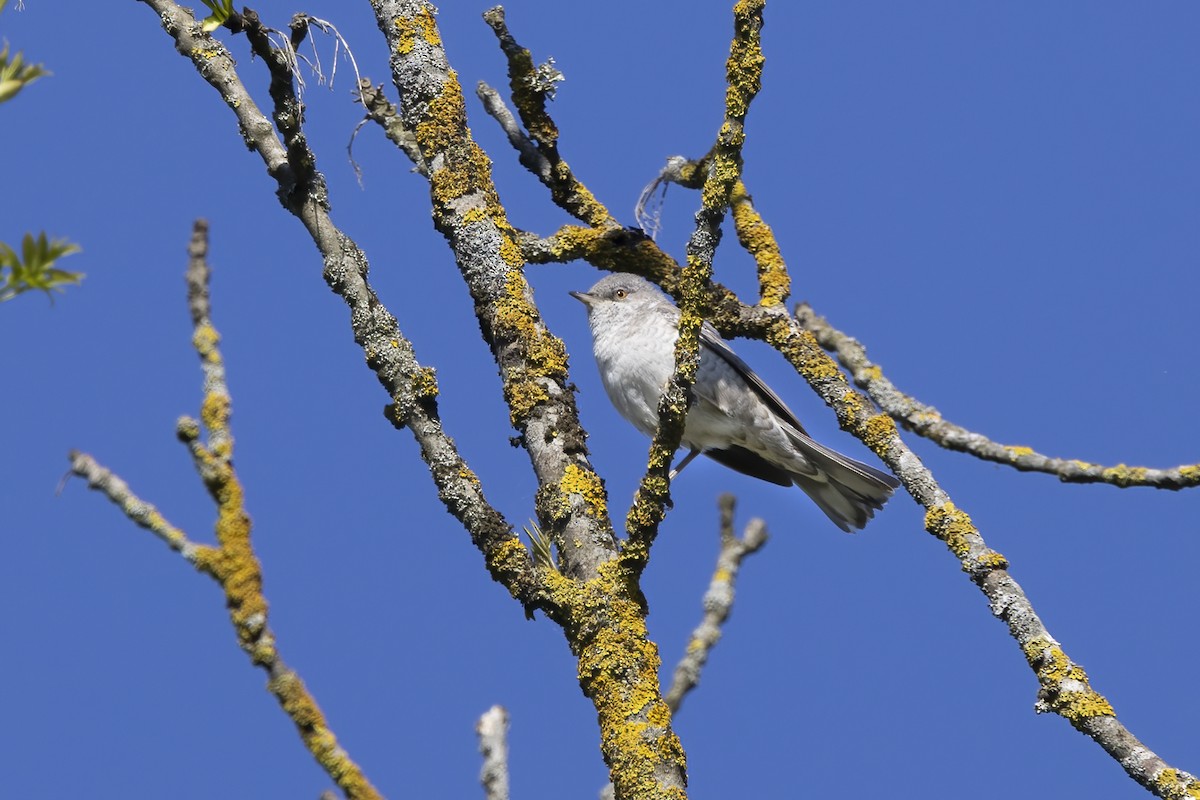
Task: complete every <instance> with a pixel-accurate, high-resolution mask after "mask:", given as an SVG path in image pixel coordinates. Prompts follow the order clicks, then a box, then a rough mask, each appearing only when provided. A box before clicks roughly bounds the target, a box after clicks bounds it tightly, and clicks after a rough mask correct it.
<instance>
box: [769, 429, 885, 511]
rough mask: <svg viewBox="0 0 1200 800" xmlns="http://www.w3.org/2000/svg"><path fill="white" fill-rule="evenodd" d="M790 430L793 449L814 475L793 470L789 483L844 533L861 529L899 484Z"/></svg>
mask: <svg viewBox="0 0 1200 800" xmlns="http://www.w3.org/2000/svg"><path fill="white" fill-rule="evenodd" d="M791 433H792V436H793V439H794V440H795V443H796V445H797V448H798V449H799V450H800V451H801V452H802V453H803V454H804V456H805V457H806V458H807V459H808V460H809V461H810V462H811V463H812V465H813V466H814V467H816V468H817V471H816V473H815V474H803V475H802V474H797V473H793V475H792V480H793V482H794V483H795V484H796V485H797V486H799V487H800V488H801V489H803V490H804V493H805V494H807V495H808V496H809V497H811V498H812V499H813V502H814V503H816V504H817V505H818V506H819V507H820V509H821V510H822V511H824V512H825V514H826V516H828V517H829V518H830V519H831V520H833V523H834V524H835V525H837V526H838V527H839V528H841V529H842V530H844V531H846V532H847V533H850V532H852V531H854V530H861V529H862V528H863V526H865V525H866V524H867V522H868V521H869V520H870V519H871V517H873V516H875V511H876V510H877V509H880V508H883V504H884V503H885V502H887V499H888V498H889V497H891V496H892V492H893V491H895V489H896V487H897V486H899V485H900V481H898V480H896V479H895V478H893V477H892V476H891V475H888V474H887V473H886V472H882V471H880V470H877V469H875V468H874V467H871V466H867V465H866V464H863V463H861V462H858V461H855V460H854V459H852V458H847V457H846V456H844V455H842V454H841V453H838V452H836V451H834V450H830V449H829V448H828V447H825V446H824V445H822V444H818V443H817V442H814V441H813V440H812V439H810V438H809V437H808V436H806V435H804V434H803V433H800V432H798V431H794V432H791Z"/></svg>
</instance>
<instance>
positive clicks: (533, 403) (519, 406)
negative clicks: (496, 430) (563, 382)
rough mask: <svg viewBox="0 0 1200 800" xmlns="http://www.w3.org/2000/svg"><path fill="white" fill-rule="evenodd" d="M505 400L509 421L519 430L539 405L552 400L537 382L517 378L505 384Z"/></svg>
mask: <svg viewBox="0 0 1200 800" xmlns="http://www.w3.org/2000/svg"><path fill="white" fill-rule="evenodd" d="M504 399H505V401H506V402H507V403H508V408H509V415H508V416H509V421H510V422H512V425H513V427H514V428H518V429H519V428H521V426H522V425H524V424H525V420H527V419H529V415H530V414H531V413H533V409H534V408H536V407H537V406H538V404H540V403H545V402H548V401H549V400H550V393H549V392H547V391H546V389H545V388H544V387H543V386H542V385H541V384H539V383H537V382H536V381H533V380H530V379H528V378H516V379H510V380H509V381H508V382H507V383H505V384H504Z"/></svg>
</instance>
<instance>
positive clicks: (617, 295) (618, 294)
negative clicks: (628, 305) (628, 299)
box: [613, 289, 629, 300]
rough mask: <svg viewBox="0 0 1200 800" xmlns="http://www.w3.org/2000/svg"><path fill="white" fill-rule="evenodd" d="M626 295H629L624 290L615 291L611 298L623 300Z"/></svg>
mask: <svg viewBox="0 0 1200 800" xmlns="http://www.w3.org/2000/svg"><path fill="white" fill-rule="evenodd" d="M627 294H629V292H627V291H625V290H624V289H617V290H616V291H615V292H613V297H615V298H617V299H618V300H624V299H625V296H626V295H627Z"/></svg>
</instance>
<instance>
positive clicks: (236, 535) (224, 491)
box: [70, 220, 382, 800]
mask: <svg viewBox="0 0 1200 800" xmlns="http://www.w3.org/2000/svg"><path fill="white" fill-rule="evenodd" d="M207 253H208V225H207V223H206V222H204V220H198V221H197V222H196V224H195V226H194V228H193V231H192V240H191V244H190V246H189V248H188V256H189V259H188V268H187V286H188V308H189V309H190V310H191V315H192V323H193V335H192V343H193V345H194V346H195V348H196V353H197V355H199V357H200V363H201V365H202V369H203V372H204V400H203V403H202V412H201V419H202V420H203V424H204V428H205V429H206V430H207V432H208V441H207V442H204V443H202V442H201V441H200V425H199V424H198V423H196V422H195V421H193V420H190V419H187V418H185V419H183V420H181V421H180V423H179V425H178V427H177V433H178V435H179V438H180V439H181V440H182V441H183V442H184V443H185V444H186V445H187V446H188V448H189V450H190V451H191V453H192V455H193V458H194V459H195V461H196V466H197V469H198V472H199V474H200V477H201V478H202V479H203V481H204V484H205V486H206V487H207V488H208V491H209V494H210V496H211V497H212V499H213V501H214V503H215V504H216V506H217V522H216V525H215V529H216V534H217V542H218V545H217V546H216V547H209V546H196V545H193V544H192V543H191V542H190V541H189V540H188V539H187V537H186V536H185V535H184V534H183V533H182V532H181V531H179V530H178V529H175V528H174V527H173V526H170V525H169V523H167V522H166V521H165V520H164V519H163V518H162V516H161V515H160V514H159V513H158V512H157V510H155V509H154V507H153V506H150V505H149V504H147V503H144V502H142V501H141V500H139V499H138V498H136V497H135V496H134V495H133V494H132V492H130V491H129V490H128V487H127V486H126V485H125V483H124V481H121V480H120V479H119V478H117V477H116V476H115V475H113V474H112V473H111V472H109V471H108V470H106V469H104V468H103V467H100V466H99V465H98V464H96V462H95V461H94V460H93V459H91V458H90V457H89V456H85V455H82V454H80V453H76V452H72V453H71V454H70V458H71V466H72V470H73V471H74V472H75V473H76V474H77V475H80V476H82V477H84V478H86V479H87V480H88V485H89V486H91V487H92V488H95V489H99V490H100V491H102V492H104V494H105V495H106V496H107V497H108V498H109V499H110V500H112V501H113V502H114V503H116V504H117V505H119V506H120V507H121V509H122V510H123V511H124V512H125V514H126V516H128V517H129V518H130V519H131V520H133V521H134V522H136V523H137V524H139V525H141V526H142V527H145V528H148V529H150V530H151V531H153V532H154V533H156V534H157V535H159V536H160V538H162V539H164V540H165V541H166V542H167V544H168V545H170V546H171V548H172V549H174V550H178V551H180V552H181V553H183V554H184V556H185V557H186V558H188V560H189V561H191V562H192V563H194V564H195V565H196V567H197V568H198V569H200V570H201V571H202V572H204V573H206V574H208V575H209V576H210V577H212V578H213V579H214V580H216V581H217V583H218V584H219V585H220V586H221V589H222V591H223V592H224V594H225V605H226V607H227V608H228V610H229V617H230V621H231V622H232V623H233V627H234V631H235V633H236V634H237V639H238V644H239V645H240V646H241V648H242V649H243V650H244V651H245V652H246V654H247V655H248V656H249V657H250V660H251V662H252V663H253V664H254V665H255V666H258V667H261V668H262V669H263V670H265V671H266V672H267V674H268V675H269V676H270V680H269V681H268V683H267V688H268V690H269V691H270V692H271V693H272V694H273V695H275V698H276V699H277V700H278V701H279V705H280V706H281V707H282V708H283V710H284V712H285V713H286V714H287V715H288V716H289V717H290V718H291V720H292V722H293V724H294V725H295V726H296V730H297V732H298V733H299V735H300V738H301V740H302V741H303V742H304V745H305V747H307V748H308V750H309V752H310V753H312V755H313V757H314V758H315V759H316V760H317V762H318V763H319V764H320V765H321V766H322V767H323V768H324V769H325V771H326V773H327V774H328V775H329V776H330V778H332V779H333V780H334V782H335V783H336V784H337V785H338V787H339V788H340V789H341V790H342V791H343V792H344V793H345V794H346V796H347V797H348V798H351V800H379V798H381V797H382V795H380V794H379V792H378V791H376V790H375V787H373V786H372V785H371V783H370V781H369V780H368V779H367V777H366V775H365V774H364V773H363V772H362V769H361V768H360V767H359V766H358V764H357V763H355V762H354V761H353V760H352V759H351V758H350V756H349V755H348V754H347V753H346V751H345V750H343V749H342V748H341V747H340V746H339V745H338V742H337V738H336V737H335V736H334V734H333V731H332V730H330V728H329V725H328V723H327V722H326V720H325V717H324V715H323V714H322V713H321V710H320V708H319V707H318V706H317V703H316V701H315V700H314V699H313V697H312V695H311V694H309V692H308V690H307V689H306V688H305V686H304V683H303V681H301V680H300V676H299V675H297V674H296V673H295V671H293V670H292V669H291V668H289V667H288V666H287V665H286V664H285V663H284V661H283V658H282V657H281V656H280V654H279V650H278V647H277V644H276V639H275V634H274V632H273V631H272V630H271V628H270V626H269V624H268V611H267V608H268V607H267V600H266V597H265V596H264V595H263V591H262V566H261V564H260V563H259V560H258V556H257V555H256V554H255V552H254V547H253V544H252V543H251V537H250V533H251V525H250V517H249V514H248V513H247V511H246V509H245V506H244V504H243V502H242V498H243V489H242V485H241V481H240V479H239V478H238V476H237V473H236V471H235V470H234V468H233V436H232V435H231V433H230V429H229V419H230V398H229V392H228V388H227V387H226V384H225V368H224V361H223V359H222V357H221V351H220V348H219V347H218V342H219V341H220V336H219V335H218V334H217V331H216V328H215V327H214V326H213V324H212V320H211V319H210V311H211V302H210V299H209V294H208V282H209V268H208V261H207Z"/></svg>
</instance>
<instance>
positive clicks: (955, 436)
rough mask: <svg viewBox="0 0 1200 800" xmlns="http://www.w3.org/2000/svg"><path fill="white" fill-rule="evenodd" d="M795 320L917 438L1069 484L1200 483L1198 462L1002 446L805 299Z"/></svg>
mask: <svg viewBox="0 0 1200 800" xmlns="http://www.w3.org/2000/svg"><path fill="white" fill-rule="evenodd" d="M796 319H797V321H798V322H799V323H800V325H802V326H803V327H804V328H805V330H808V331H810V332H811V333H812V334H813V335H814V336H816V337H817V341H818V342H820V344H821V346H822V347H824V348H825V349H826V350H828V351H830V352H831V353H834V354H836V355H837V359H838V362H839V363H840V364H841V365H842V366H843V367H845V368H846V369H847V370H848V371H849V372H850V374H851V376H853V378H854V382H855V384H857V385H858V386H859V388H862V389H865V390H866V391H867V394H869V395H870V396H871V399H872V400H874V401H875V402H876V403H877V404H878V405H879V407H880V408H881V409H883V411H884V412H885V413H887V414H888V415H889V416H891V417H892V418H893V419H895V420H896V421H898V422H899V423H900V424H901V425H903V426H904V427H905V429H906V430H910V431H912V432H913V433H916V434H918V435H919V436H924V437H925V438H926V439H929V440H931V441H934V442H937V443H938V444H940V445H941V446H942V447H945V448H947V449H949V450H959V451H962V452H964V453H970V454H971V455H973V456H975V457H977V458H981V459H983V460H985V461H995V462H996V463H998V464H1007V465H1009V466H1011V467H1013V468H1015V469H1018V470H1021V471H1023V472H1046V473H1049V474H1051V475H1057V476H1058V478H1059V479H1060V480H1062V481H1063V482H1065V483H1107V484H1111V485H1113V486H1120V487H1122V488H1125V487H1129V486H1152V487H1154V488H1156V489H1188V488H1192V487H1194V486H1200V464H1185V465H1182V466H1178V467H1172V468H1170V469H1155V468H1152V467H1130V466H1126V465H1125V464H1118V465H1117V466H1115V467H1105V466H1102V465H1100V464H1090V463H1088V462H1086V461H1079V460H1077V459H1065V458H1052V457H1050V456H1044V455H1042V454H1041V453H1037V452H1035V451H1034V450H1033V449H1032V448H1030V447H1024V446H1020V445H1004V444H999V443H998V442H993V441H992V440H991V439H988V438H987V437H986V436H984V435H982V434H979V433H975V432H974V431H969V430H967V429H966V428H963V427H961V426H959V425H956V424H954V423H953V422H950V421H949V420H946V419H944V418H943V417H942V415H941V414H940V413H939V412H938V410H937V409H936V408H933V407H932V406H928V405H925V404H924V403H921V402H920V401H918V400H916V399H915V398H913V397H912V396H910V395H907V394H905V393H904V392H901V391H900V390H899V389H897V388H896V386H895V385H894V384H893V383H892V382H891V381H890V380H888V379H887V377H886V376H885V375H884V374H883V370H882V368H881V367H880V366H879V365H878V364H875V363H873V362H872V361H871V360H870V359H869V358H867V350H866V348H865V347H863V346H862V344H860V343H859V342H858V341H857V340H856V339H853V338H851V337H850V336H847V335H846V334H844V333H842V332H841V331H839V330H837V329H836V328H834V327H833V326H832V325H830V324H829V321H828V320H826V319H825V318H824V317H822V316H820V315H818V314H817V313H816V312H815V311H813V310H812V308H810V307H809V306H808V304H806V303H802V304H800V305H799V306H797V308H796Z"/></svg>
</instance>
